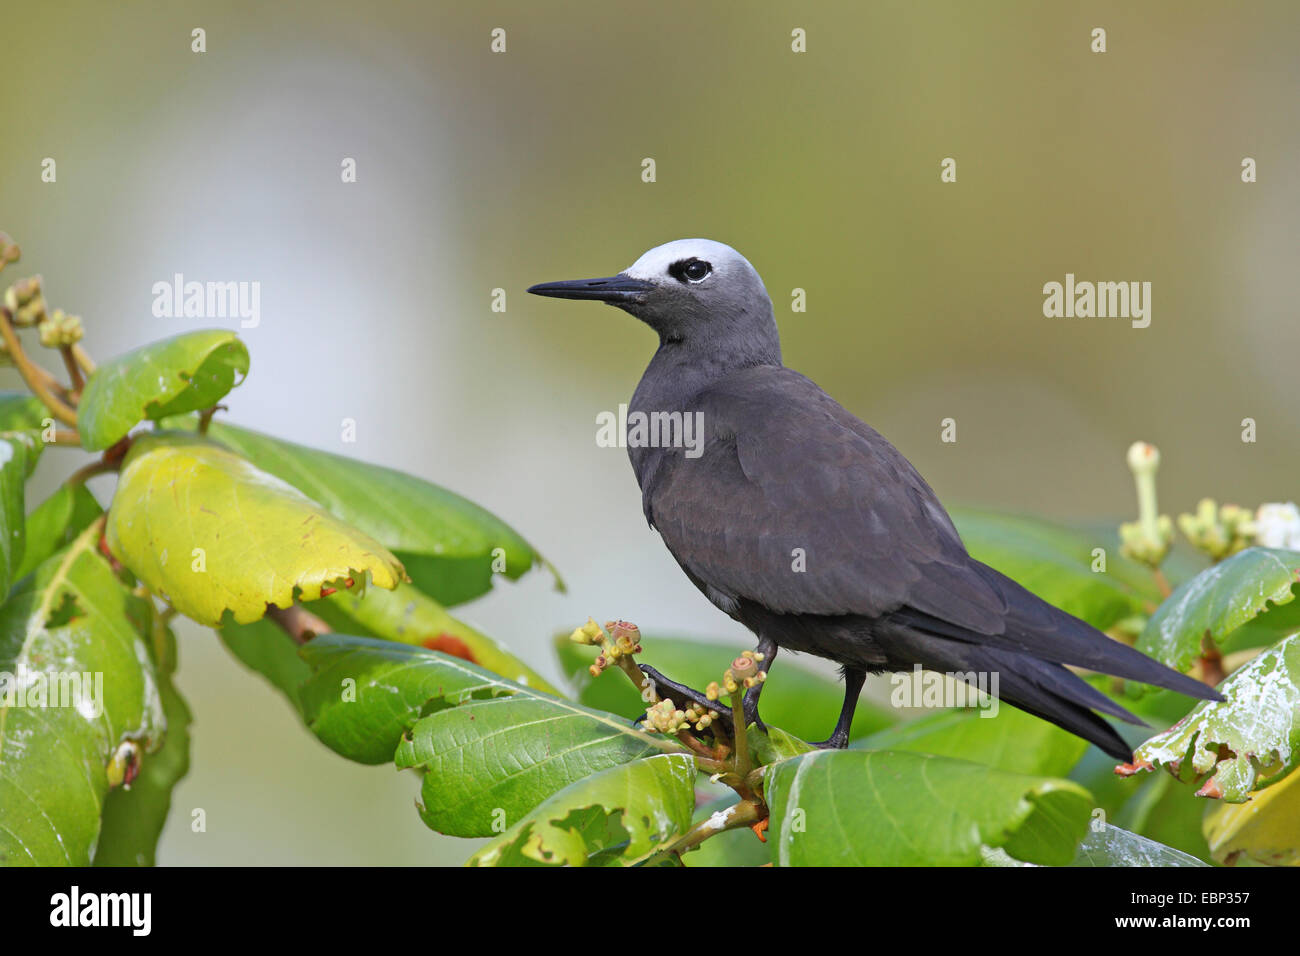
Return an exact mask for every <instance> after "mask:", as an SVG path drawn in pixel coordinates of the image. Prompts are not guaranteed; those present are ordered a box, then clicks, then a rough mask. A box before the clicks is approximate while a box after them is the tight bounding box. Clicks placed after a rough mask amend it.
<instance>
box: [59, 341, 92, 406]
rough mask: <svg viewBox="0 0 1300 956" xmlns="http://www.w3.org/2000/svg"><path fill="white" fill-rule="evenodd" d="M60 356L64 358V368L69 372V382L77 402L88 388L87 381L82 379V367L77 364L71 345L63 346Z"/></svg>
mask: <svg viewBox="0 0 1300 956" xmlns="http://www.w3.org/2000/svg"><path fill="white" fill-rule="evenodd" d="M59 354H60V355H62V356H63V366H64V368H66V369H67V370H68V381H70V382H72V398H73V401H76V400H77V399H79V398H80V397H81V392H82V390H83V389H85V387H86V380H85V379H84V378H82V377H81V366H80V365H78V364H77V359H76V356H74V355H73V354H72V346H71V345H64V346H61V347H60V348H59Z"/></svg>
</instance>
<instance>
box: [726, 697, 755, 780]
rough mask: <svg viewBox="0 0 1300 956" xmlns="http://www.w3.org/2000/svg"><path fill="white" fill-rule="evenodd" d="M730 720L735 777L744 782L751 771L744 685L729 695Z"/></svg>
mask: <svg viewBox="0 0 1300 956" xmlns="http://www.w3.org/2000/svg"><path fill="white" fill-rule="evenodd" d="M731 719H732V723H733V726H734V730H733V731H732V733H733V734H734V743H735V747H736V776H738V777H740V779H741V780H744V779H745V778H746V777H748V776H749V772H750V771H751V770H753V769H754V768H753V765H752V763H751V761H750V759H749V744H748V743H747V742H746V741H745V735H746V733H747V731H748V728H747V727H746V726H745V685H744V684H741V685H740V686H739V687H737V688H736V690H735V692H734V693H733V694H732V695H731Z"/></svg>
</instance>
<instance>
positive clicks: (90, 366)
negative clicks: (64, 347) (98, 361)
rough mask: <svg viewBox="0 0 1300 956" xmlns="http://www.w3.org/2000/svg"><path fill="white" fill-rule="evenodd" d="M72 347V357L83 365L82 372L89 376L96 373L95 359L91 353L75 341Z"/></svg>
mask: <svg viewBox="0 0 1300 956" xmlns="http://www.w3.org/2000/svg"><path fill="white" fill-rule="evenodd" d="M70 348H71V349H72V357H73V358H74V359H76V360H77V364H78V365H80V366H81V371H82V373H83V374H84V375H85V376H86V377H87V378H89V377H90V376H91V375H93V374H94V373H95V360H94V359H92V358H91V357H90V353H88V352H87V351H86V350H85V349H83V348H82V347H81V346H80V345H79V344H78V343H76V342H73V343H72V345H71V346H70Z"/></svg>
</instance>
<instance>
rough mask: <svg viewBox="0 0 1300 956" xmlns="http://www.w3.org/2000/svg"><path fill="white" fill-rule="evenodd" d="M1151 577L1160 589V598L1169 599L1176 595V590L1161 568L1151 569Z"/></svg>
mask: <svg viewBox="0 0 1300 956" xmlns="http://www.w3.org/2000/svg"><path fill="white" fill-rule="evenodd" d="M1151 576H1152V577H1153V578H1155V581H1156V587H1158V588H1159V589H1160V596H1161V597H1164V598H1167V597H1169V595H1171V594H1173V593H1174V589H1173V588H1172V587H1171V586H1170V584H1169V579H1168V578H1167V577H1165V572H1163V571H1161V570H1160V569H1159V568H1152V569H1151Z"/></svg>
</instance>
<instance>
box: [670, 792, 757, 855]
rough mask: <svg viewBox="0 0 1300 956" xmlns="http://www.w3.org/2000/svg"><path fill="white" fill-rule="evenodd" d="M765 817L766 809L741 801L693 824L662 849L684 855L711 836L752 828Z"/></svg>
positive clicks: (752, 802)
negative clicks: (742, 828)
mask: <svg viewBox="0 0 1300 956" xmlns="http://www.w3.org/2000/svg"><path fill="white" fill-rule="evenodd" d="M766 816H767V808H766V807H761V806H760V805H759V804H757V803H755V802H754V801H752V800H741V801H740V802H739V803H737V804H735V805H733V806H730V807H728V808H727V809H725V810H719V811H718V812H717V813H715V814H713V816H711V817H709V818H708V819H707V820H703V821H701V822H700V823H697V824H695V826H693V827H691V828H690V829H689V830H687V831H686V832H685V833H683V834H682V835H681V836H680V837H679V838H678V839H677V840H675V841H673V842H672V843H671V844H669V845H668V846H667V847H665V848H664V850H663V852H665V853H676V854H678V855H680V854H682V853H685V852H686V851H687V850H693V849H695V847H697V846H699V845H700V844H701V843H703V842H704V841H705V840H707V839H708V838H709V837H711V836H715V835H717V834H719V833H723V832H725V831H727V830H738V829H740V828H741V827H752V826H753V825H754V824H755V823H758V822H759V821H760V820H762V819H763V818H764V817H766Z"/></svg>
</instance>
